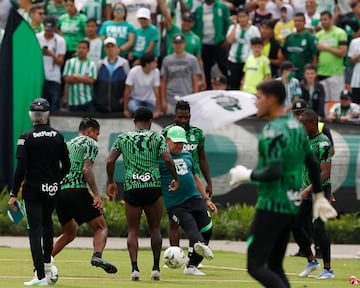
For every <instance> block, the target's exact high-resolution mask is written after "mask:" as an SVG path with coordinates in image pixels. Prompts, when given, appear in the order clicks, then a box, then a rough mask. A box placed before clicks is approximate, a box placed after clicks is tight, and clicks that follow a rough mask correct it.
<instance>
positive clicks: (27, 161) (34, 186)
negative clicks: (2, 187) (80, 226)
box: [8, 98, 70, 286]
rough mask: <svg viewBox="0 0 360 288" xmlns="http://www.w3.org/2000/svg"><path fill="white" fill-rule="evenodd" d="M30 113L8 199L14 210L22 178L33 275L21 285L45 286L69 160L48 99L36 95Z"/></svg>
mask: <svg viewBox="0 0 360 288" xmlns="http://www.w3.org/2000/svg"><path fill="white" fill-rule="evenodd" d="M29 115H30V119H31V121H32V123H33V125H34V127H33V128H32V129H31V130H29V131H27V132H25V133H24V134H22V135H21V136H20V137H19V140H18V144H17V151H16V158H17V160H18V163H17V166H16V170H15V176H14V181H13V190H12V191H11V192H10V200H9V202H8V203H9V205H10V207H11V209H13V210H14V211H17V208H16V206H15V202H16V198H17V195H18V191H19V189H20V186H21V183H22V182H24V184H23V190H22V198H23V200H24V202H23V203H24V208H25V211H26V219H27V226H28V227H27V229H28V232H29V240H30V249H31V254H32V258H33V264H34V267H35V270H36V274H35V277H34V278H33V279H32V280H30V281H27V282H24V285H25V286H48V284H49V279H48V277H45V275H46V274H47V272H50V269H51V265H52V263H51V249H52V246H53V239H54V228H53V221H52V218H51V214H52V212H53V211H54V209H55V196H56V194H57V191H58V189H59V185H60V184H59V183H60V181H61V180H62V179H63V178H64V177H65V175H66V173H67V172H68V171H69V168H70V160H69V153H68V149H67V147H66V144H65V140H64V137H63V136H62V135H61V134H60V133H59V132H58V131H56V130H54V129H52V128H51V127H50V126H49V125H48V122H49V116H50V105H49V102H48V101H47V100H45V99H44V98H38V99H35V100H34V101H33V102H32V103H31V105H30V112H29ZM41 243H43V246H42V244H41Z"/></svg>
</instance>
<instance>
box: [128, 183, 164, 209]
mask: <svg viewBox="0 0 360 288" xmlns="http://www.w3.org/2000/svg"><path fill="white" fill-rule="evenodd" d="M161 196H162V192H161V188H160V187H149V188H139V189H132V190H127V191H125V192H124V200H125V202H126V203H129V204H130V205H131V206H135V207H145V206H148V205H151V204H153V203H154V202H155V201H156V200H158V199H159V197H161Z"/></svg>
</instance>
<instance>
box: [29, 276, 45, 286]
mask: <svg viewBox="0 0 360 288" xmlns="http://www.w3.org/2000/svg"><path fill="white" fill-rule="evenodd" d="M24 285H25V286H48V285H49V284H48V281H47V279H46V277H44V278H42V279H38V278H37V277H34V278H33V279H32V280H30V281H27V282H24Z"/></svg>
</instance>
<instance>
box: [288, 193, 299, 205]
mask: <svg viewBox="0 0 360 288" xmlns="http://www.w3.org/2000/svg"><path fill="white" fill-rule="evenodd" d="M287 196H288V198H289V200H290V201H292V202H293V203H294V205H295V206H300V204H301V192H300V191H294V190H288V191H287Z"/></svg>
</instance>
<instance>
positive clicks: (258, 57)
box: [241, 37, 271, 94]
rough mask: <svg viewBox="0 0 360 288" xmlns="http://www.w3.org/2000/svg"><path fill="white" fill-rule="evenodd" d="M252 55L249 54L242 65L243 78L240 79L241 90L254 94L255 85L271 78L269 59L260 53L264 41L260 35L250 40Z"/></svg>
mask: <svg viewBox="0 0 360 288" xmlns="http://www.w3.org/2000/svg"><path fill="white" fill-rule="evenodd" d="M250 42H251V50H252V55H250V56H249V57H248V58H247V59H246V62H245V65H244V78H243V79H242V81H241V90H243V91H245V92H248V93H251V94H256V91H257V89H256V86H257V85H258V84H260V83H261V82H263V81H264V80H268V79H270V78H271V70H270V61H269V59H268V58H267V57H266V56H264V55H262V54H261V50H262V48H263V45H264V42H263V40H262V39H261V38H260V37H254V38H252V39H251V40H250Z"/></svg>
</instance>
